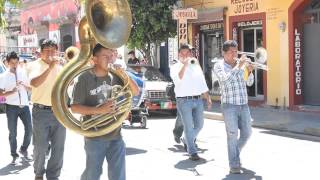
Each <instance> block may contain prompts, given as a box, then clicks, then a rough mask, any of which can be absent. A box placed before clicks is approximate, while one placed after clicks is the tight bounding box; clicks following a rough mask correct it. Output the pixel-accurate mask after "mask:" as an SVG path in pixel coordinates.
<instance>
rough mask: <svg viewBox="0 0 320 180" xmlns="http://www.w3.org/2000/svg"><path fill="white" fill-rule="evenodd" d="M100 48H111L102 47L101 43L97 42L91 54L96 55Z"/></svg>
mask: <svg viewBox="0 0 320 180" xmlns="http://www.w3.org/2000/svg"><path fill="white" fill-rule="evenodd" d="M101 49H110V50H113V49H111V48H107V47H104V46H102V44H100V43H97V44H96V46H95V47H94V48H93V50H92V55H93V56H97V54H98V53H99V52H100V51H101Z"/></svg>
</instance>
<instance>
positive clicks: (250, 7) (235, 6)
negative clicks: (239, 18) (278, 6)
mask: <svg viewBox="0 0 320 180" xmlns="http://www.w3.org/2000/svg"><path fill="white" fill-rule="evenodd" d="M260 1H261V0H230V2H231V6H232V10H233V12H234V14H243V13H252V12H257V11H259V7H260V5H261V4H260Z"/></svg>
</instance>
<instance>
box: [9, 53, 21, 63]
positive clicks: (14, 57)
mask: <svg viewBox="0 0 320 180" xmlns="http://www.w3.org/2000/svg"><path fill="white" fill-rule="evenodd" d="M11 59H18V60H19V56H18V54H17V53H16V52H14V51H12V52H10V53H8V54H7V57H6V61H7V62H10V60H11Z"/></svg>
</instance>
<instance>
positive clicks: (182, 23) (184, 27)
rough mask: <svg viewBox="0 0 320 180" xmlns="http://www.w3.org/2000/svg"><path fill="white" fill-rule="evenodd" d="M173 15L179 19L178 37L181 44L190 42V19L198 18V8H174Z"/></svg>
mask: <svg viewBox="0 0 320 180" xmlns="http://www.w3.org/2000/svg"><path fill="white" fill-rule="evenodd" d="M172 17H173V19H175V20H178V38H179V44H187V43H188V23H187V22H188V19H197V18H198V13H197V10H195V9H192V8H188V9H177V10H173V12H172Z"/></svg>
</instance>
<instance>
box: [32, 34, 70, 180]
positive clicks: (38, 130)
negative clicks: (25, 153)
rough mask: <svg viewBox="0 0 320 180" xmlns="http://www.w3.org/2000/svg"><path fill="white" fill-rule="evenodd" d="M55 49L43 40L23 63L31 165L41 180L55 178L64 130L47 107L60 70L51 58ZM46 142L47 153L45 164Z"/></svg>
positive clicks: (58, 169)
mask: <svg viewBox="0 0 320 180" xmlns="http://www.w3.org/2000/svg"><path fill="white" fill-rule="evenodd" d="M57 49H58V46H57V44H56V42H54V41H52V40H49V39H46V40H44V41H43V42H42V44H41V52H40V53H41V54H40V58H39V59H37V60H35V61H33V62H29V63H28V66H27V72H28V74H29V78H30V79H31V83H30V84H31V86H32V94H31V101H32V103H33V108H32V118H33V145H34V150H33V155H34V164H33V167H34V173H35V179H36V180H42V179H43V176H44V174H45V175H46V177H47V180H57V179H59V176H60V173H61V169H62V165H63V154H64V144H65V139H66V129H65V128H64V127H63V126H62V125H61V124H60V123H59V121H58V120H57V118H56V117H55V115H54V114H53V111H52V108H51V107H52V104H51V91H52V88H53V85H54V83H55V79H56V77H57V75H58V73H59V72H60V71H61V69H62V67H61V65H60V63H59V60H57V59H55V58H54V57H55V56H56V52H57ZM49 143H50V146H51V156H50V158H49V160H48V163H47V164H46V163H45V161H46V152H47V150H48V147H49ZM45 164H46V165H47V166H46V167H45Z"/></svg>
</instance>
